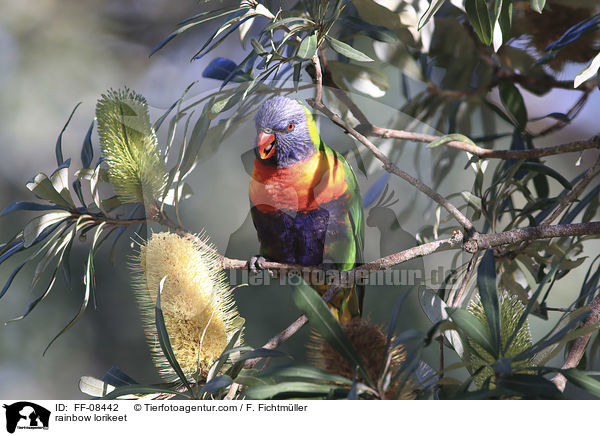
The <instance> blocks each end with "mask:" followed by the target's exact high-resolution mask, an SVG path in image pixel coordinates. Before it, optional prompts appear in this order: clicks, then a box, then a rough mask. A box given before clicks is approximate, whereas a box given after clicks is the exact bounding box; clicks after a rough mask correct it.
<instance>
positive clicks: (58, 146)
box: [54, 102, 82, 166]
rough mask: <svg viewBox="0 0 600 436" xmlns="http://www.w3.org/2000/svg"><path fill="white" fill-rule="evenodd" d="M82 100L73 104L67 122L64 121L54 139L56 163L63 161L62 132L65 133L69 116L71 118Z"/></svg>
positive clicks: (59, 163) (60, 163)
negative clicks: (56, 137)
mask: <svg viewBox="0 0 600 436" xmlns="http://www.w3.org/2000/svg"><path fill="white" fill-rule="evenodd" d="M81 103H82V102H79V103H77V104H76V105H75V107H74V108H73V110H72V111H71V115H69V118H68V119H67V122H66V123H65V125H64V127H63V128H62V130H61V131H60V134H59V135H58V139H57V140H56V147H55V150H54V151H55V154H56V164H57V165H59V166H60V165H62V164H63V162H64V161H65V160H64V158H63V152H62V136H63V133H65V130H67V126H68V125H69V123H70V122H71V118H73V115H75V111H76V110H77V108H78V107H79V105H81Z"/></svg>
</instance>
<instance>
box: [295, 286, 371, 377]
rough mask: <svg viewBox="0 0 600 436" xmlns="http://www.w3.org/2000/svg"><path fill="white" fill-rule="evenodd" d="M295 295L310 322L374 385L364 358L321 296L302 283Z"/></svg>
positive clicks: (297, 302)
mask: <svg viewBox="0 0 600 436" xmlns="http://www.w3.org/2000/svg"><path fill="white" fill-rule="evenodd" d="M293 297H294V303H295V304H296V306H297V307H298V308H299V309H300V310H301V311H302V312H303V313H304V314H305V315H306V316H307V317H308V320H309V322H310V324H311V325H312V326H313V327H314V328H315V329H317V331H318V332H319V333H320V334H321V335H322V336H323V338H324V339H325V340H326V341H327V342H329V344H330V345H331V346H332V347H333V348H334V349H335V350H336V351H337V352H338V353H340V355H341V356H342V357H343V358H344V359H346V360H347V361H348V363H349V364H350V367H351V368H355V367H358V368H359V373H360V376H361V377H362V378H363V379H364V380H365V381H366V382H367V383H368V384H369V385H373V382H372V380H371V377H370V376H369V374H368V372H367V370H366V369H365V367H364V364H363V363H362V359H361V358H360V356H359V355H358V353H357V351H356V349H355V348H354V346H353V345H352V342H350V339H348V337H347V336H346V334H345V333H344V331H343V330H342V327H341V326H340V324H339V322H338V321H337V320H336V319H335V318H334V316H333V314H332V313H331V312H330V311H329V308H328V307H327V304H326V303H325V302H324V301H323V299H322V298H321V296H320V295H319V294H318V293H317V292H316V291H315V290H314V289H312V288H311V287H310V286H308V285H306V284H302V285H300V286H296V287H294V292H293Z"/></svg>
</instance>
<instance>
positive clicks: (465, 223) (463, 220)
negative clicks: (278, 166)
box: [311, 101, 475, 234]
mask: <svg viewBox="0 0 600 436" xmlns="http://www.w3.org/2000/svg"><path fill="white" fill-rule="evenodd" d="M311 105H312V106H313V107H314V108H315V109H317V110H319V111H321V112H323V114H325V115H326V116H327V118H329V119H330V120H331V121H333V122H334V123H335V124H337V125H338V126H339V127H341V128H342V129H344V130H346V131H347V132H348V133H350V134H351V135H352V136H354V137H355V138H356V139H357V140H358V141H359V142H361V143H362V144H363V145H364V146H366V147H367V148H368V149H369V150H371V152H372V153H373V154H374V155H375V157H376V158H377V159H379V160H380V161H381V162H382V163H383V167H384V169H385V170H386V171H387V172H389V173H392V174H395V175H397V176H398V177H400V178H402V179H404V180H405V181H407V182H408V183H410V184H411V185H413V186H414V187H415V188H417V189H418V190H419V191H421V192H423V193H424V194H425V195H427V196H428V197H429V198H431V199H432V200H433V201H435V202H436V203H438V204H440V205H441V206H442V207H443V208H444V209H446V210H447V211H448V213H450V215H452V216H453V217H454V218H455V219H456V220H457V221H458V222H459V223H460V225H461V226H462V227H463V228H464V229H465V230H466V231H467V234H471V233H473V232H474V231H475V227H474V226H473V223H471V221H469V219H468V218H467V217H466V216H464V215H463V214H462V213H461V212H460V211H459V210H458V209H457V208H456V207H455V206H454V205H453V204H452V203H450V202H449V201H448V200H446V199H445V198H444V197H442V196H441V195H440V194H438V193H437V192H436V191H434V190H433V189H431V188H430V187H429V186H427V185H425V184H424V183H422V182H421V181H419V180H418V179H416V178H414V177H413V176H411V175H409V174H407V173H405V172H404V171H402V170H401V169H400V168H398V167H397V166H396V165H394V164H393V163H392V162H391V161H390V160H389V159H388V158H387V156H386V155H385V154H384V153H383V152H382V151H381V150H379V149H378V148H377V147H376V146H375V144H373V143H372V142H371V141H369V140H368V139H367V138H366V137H365V136H364V135H362V134H361V133H359V132H357V131H356V130H355V129H354V128H352V127H351V126H350V125H348V124H347V123H346V122H345V121H344V120H342V118H341V117H340V116H339V115H337V114H335V113H333V112H332V111H331V110H330V109H329V108H327V107H326V106H325V105H323V104H322V103H320V102H317V101H312V102H311Z"/></svg>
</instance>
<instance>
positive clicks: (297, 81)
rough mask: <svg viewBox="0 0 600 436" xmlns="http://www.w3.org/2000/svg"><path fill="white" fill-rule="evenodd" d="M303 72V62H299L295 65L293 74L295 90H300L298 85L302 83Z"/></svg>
mask: <svg viewBox="0 0 600 436" xmlns="http://www.w3.org/2000/svg"><path fill="white" fill-rule="evenodd" d="M301 72H302V62H298V63H296V64H295V65H294V74H293V78H292V80H293V82H294V91H295V92H298V85H299V84H300V73H301Z"/></svg>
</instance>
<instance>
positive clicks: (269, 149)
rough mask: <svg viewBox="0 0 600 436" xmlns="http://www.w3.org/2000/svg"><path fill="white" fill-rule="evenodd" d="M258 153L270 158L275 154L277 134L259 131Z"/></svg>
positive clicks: (262, 157)
mask: <svg viewBox="0 0 600 436" xmlns="http://www.w3.org/2000/svg"><path fill="white" fill-rule="evenodd" d="M258 154H259V155H260V158H261V159H263V160H264V159H269V158H270V157H271V156H273V154H275V135H273V134H272V133H264V132H259V133H258Z"/></svg>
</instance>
